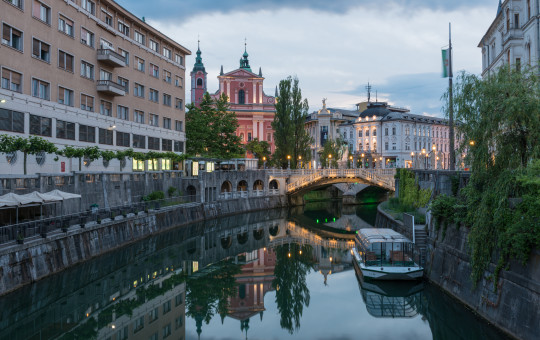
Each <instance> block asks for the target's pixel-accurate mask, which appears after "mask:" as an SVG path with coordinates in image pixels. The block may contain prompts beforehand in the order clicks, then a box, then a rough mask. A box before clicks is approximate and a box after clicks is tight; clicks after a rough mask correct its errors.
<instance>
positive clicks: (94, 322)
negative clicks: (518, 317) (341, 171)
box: [0, 202, 505, 340]
mask: <svg viewBox="0 0 540 340" xmlns="http://www.w3.org/2000/svg"><path fill="white" fill-rule="evenodd" d="M375 212H376V205H374V204H373V205H363V206H355V207H342V206H341V205H340V204H338V203H328V202H325V203H317V202H314V203H309V204H308V205H306V206H305V208H303V209H295V210H291V211H280V210H273V211H265V212H259V213H255V214H246V215H242V216H233V217H229V218H226V219H220V220H216V221H211V222H207V223H205V224H202V223H201V224H194V225H191V226H189V227H183V228H180V229H177V230H173V231H170V232H167V233H164V234H160V235H156V236H154V237H151V238H149V239H146V240H143V241H141V242H138V243H136V244H133V245H131V246H129V247H126V248H123V249H121V250H119V251H116V252H113V253H109V254H106V255H104V256H102V257H100V258H97V259H95V260H93V261H89V262H86V263H84V264H81V265H79V266H76V267H75V268H73V269H70V270H68V271H65V272H63V273H60V274H58V275H55V276H53V277H50V278H48V279H45V280H42V281H40V282H38V283H36V284H34V285H31V286H27V287H24V288H22V289H20V290H18V291H16V292H14V293H12V294H9V295H6V296H4V297H2V298H0V313H1V314H0V339H11V340H15V339H111V340H119V339H149V340H151V339H155V340H157V339H175V340H177V339H198V338H200V339H216V340H217V339H246V338H248V339H321V340H322V339H343V340H345V339H405V340H406V339H449V340H450V339H467V340H468V339H494V340H498V339H505V337H504V336H503V335H501V334H500V333H498V332H497V331H496V330H495V329H494V328H493V327H492V326H490V325H488V324H486V323H484V322H482V321H480V320H478V319H477V318H476V317H475V316H474V315H473V314H472V313H471V312H469V311H468V310H467V309H466V308H464V307H463V306H462V305H460V304H458V303H456V302H455V301H454V300H453V299H451V298H449V297H448V296H447V295H445V294H444V293H442V292H441V291H440V290H438V289H437V288H436V287H433V286H430V285H429V284H427V283H423V282H413V283H403V284H401V283H388V282H386V283H377V282H373V281H371V282H363V281H362V280H361V279H360V278H359V277H357V275H356V273H355V271H354V269H353V267H352V266H351V257H350V252H349V248H350V246H351V243H350V236H349V235H351V234H353V233H354V230H355V229H357V228H358V227H359V226H361V227H366V226H369V225H370V224H372V223H374V220H375Z"/></svg>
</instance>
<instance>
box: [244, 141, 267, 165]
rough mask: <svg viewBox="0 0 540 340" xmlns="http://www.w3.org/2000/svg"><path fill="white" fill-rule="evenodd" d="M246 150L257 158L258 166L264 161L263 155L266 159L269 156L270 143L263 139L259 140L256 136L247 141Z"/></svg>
mask: <svg viewBox="0 0 540 340" xmlns="http://www.w3.org/2000/svg"><path fill="white" fill-rule="evenodd" d="M246 150H247V151H249V152H251V153H252V154H253V155H254V156H255V157H256V158H258V159H259V166H261V164H263V162H264V160H263V157H266V159H268V158H269V157H270V144H269V143H268V142H267V141H264V140H263V141H262V142H260V141H259V139H258V138H255V139H253V140H252V141H251V142H249V143H247V144H246Z"/></svg>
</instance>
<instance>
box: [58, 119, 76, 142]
mask: <svg viewBox="0 0 540 340" xmlns="http://www.w3.org/2000/svg"><path fill="white" fill-rule="evenodd" d="M56 138H62V139H71V140H75V123H70V122H65V121H63V120H58V119H57V120H56Z"/></svg>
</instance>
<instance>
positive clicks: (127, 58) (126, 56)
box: [118, 48, 129, 66]
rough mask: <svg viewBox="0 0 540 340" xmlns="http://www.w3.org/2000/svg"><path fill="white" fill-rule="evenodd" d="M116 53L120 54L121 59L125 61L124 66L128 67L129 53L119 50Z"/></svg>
mask: <svg viewBox="0 0 540 340" xmlns="http://www.w3.org/2000/svg"><path fill="white" fill-rule="evenodd" d="M118 53H120V54H121V55H122V57H124V59H125V60H126V66H129V52H128V51H125V50H123V49H121V48H119V49H118Z"/></svg>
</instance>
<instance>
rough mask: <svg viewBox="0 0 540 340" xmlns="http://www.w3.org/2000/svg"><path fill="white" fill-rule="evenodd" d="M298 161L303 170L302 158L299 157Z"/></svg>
mask: <svg viewBox="0 0 540 340" xmlns="http://www.w3.org/2000/svg"><path fill="white" fill-rule="evenodd" d="M298 161H299V163H300V169H302V156H298Z"/></svg>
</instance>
